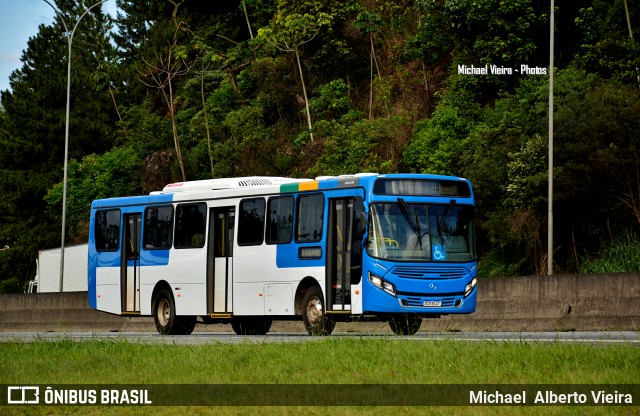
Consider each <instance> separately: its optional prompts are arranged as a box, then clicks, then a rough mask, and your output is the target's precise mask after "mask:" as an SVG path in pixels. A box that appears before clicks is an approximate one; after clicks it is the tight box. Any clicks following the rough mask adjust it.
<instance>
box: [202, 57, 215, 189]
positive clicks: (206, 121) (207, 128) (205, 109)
mask: <svg viewBox="0 0 640 416" xmlns="http://www.w3.org/2000/svg"><path fill="white" fill-rule="evenodd" d="M203 66H204V63H203ZM200 96H201V97H202V112H203V113H204V126H205V129H206V131H207V146H208V147H209V162H210V163H211V177H212V178H213V176H214V175H213V153H212V151H211V131H210V130H209V116H208V115H207V103H206V100H205V99H204V68H202V71H201V72H200Z"/></svg>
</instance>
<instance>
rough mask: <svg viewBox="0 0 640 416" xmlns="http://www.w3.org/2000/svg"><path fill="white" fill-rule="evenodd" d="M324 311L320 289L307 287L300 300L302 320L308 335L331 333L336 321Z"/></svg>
mask: <svg viewBox="0 0 640 416" xmlns="http://www.w3.org/2000/svg"><path fill="white" fill-rule="evenodd" d="M325 312H326V310H325V307H324V296H323V295H322V290H320V288H319V287H317V286H312V287H310V288H309V289H307V293H305V295H304V299H303V300H302V320H303V321H304V326H305V328H306V329H307V332H308V333H309V335H331V333H332V332H333V328H335V326H336V322H335V321H334V320H333V319H331V318H330V317H329V316H327V314H326V313H325Z"/></svg>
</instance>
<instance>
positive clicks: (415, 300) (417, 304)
mask: <svg viewBox="0 0 640 416" xmlns="http://www.w3.org/2000/svg"><path fill="white" fill-rule="evenodd" d="M460 299H461V297H460V296H458V297H446V298H437V297H436V298H434V297H417V296H407V297H404V296H401V297H400V302H401V303H402V305H403V306H406V307H414V308H421V307H423V306H424V302H425V301H430V300H439V301H441V304H440V306H439V307H440V308H452V307H457V306H460ZM456 300H458V302H456Z"/></svg>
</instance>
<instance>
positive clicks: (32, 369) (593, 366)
mask: <svg viewBox="0 0 640 416" xmlns="http://www.w3.org/2000/svg"><path fill="white" fill-rule="evenodd" d="M639 368H640V348H636V347H632V346H624V345H614V346H607V347H597V346H590V345H583V344H560V343H551V344H549V343H544V344H537V343H524V342H507V343H500V342H489V341H487V342H464V341H452V340H442V341H406V340H398V339H394V338H389V339H382V340H378V339H376V340H372V339H332V338H327V339H323V340H319V341H313V342H303V343H268V344H253V343H251V344H250V343H244V344H210V345H199V346H189V345H145V344H138V343H128V342H123V341H115V342H112V341H87V342H74V341H58V342H33V343H0V377H1V378H0V380H1V383H0V384H23V385H24V384H30V383H37V384H176V383H179V384H229V383H236V384H276V383H277V384H283V383H284V384H320V383H322V384H343V383H346V384H478V385H480V386H481V385H485V384H545V385H548V384H595V385H602V384H639V383H640V369H639ZM3 394H4V393H3ZM637 399H640V398H637ZM5 410H6V411H9V414H12V413H13V414H33V413H34V411H35V412H36V413H37V414H58V412H61V413H65V414H68V413H76V414H113V413H116V414H133V413H136V414H138V413H139V412H140V411H142V412H143V414H165V413H166V414H175V413H179V414H217V415H218V414H223V415H226V414H229V415H231V414H263V413H264V411H263V408H257V407H224V408H208V407H192V408H185V407H171V408H161V407H155V406H154V407H150V408H144V409H140V408H137V409H133V408H131V407H91V408H87V407H64V408H62V407H44V406H43V407H38V408H34V407H31V408H24V407H23V408H18V407H12V408H4V409H0V413H7V412H5ZM27 410H28V411H27ZM134 410H135V411H134ZM266 410H267V411H268V413H269V414H279V415H297V414H310V415H316V414H318V415H321V414H322V415H324V414H330V415H335V414H339V415H343V414H344V415H348V414H353V413H357V414H363V415H378V414H394V415H395V414H399V415H405V414H407V415H408V414H411V415H413V414H425V413H427V414H505V413H507V414H520V413H522V414H532V413H533V414H566V412H567V411H572V412H573V414H611V413H612V412H613V413H617V414H636V413H637V411H638V408H628V407H627V408H625V407H617V408H604V407H578V408H564V407H520V408H515V407H505V406H502V407H473V408H466V407H452V408H439V407H426V408H425V407H350V408H344V407H319V408H313V407H271V408H267V409H266ZM605 410H606V411H605Z"/></svg>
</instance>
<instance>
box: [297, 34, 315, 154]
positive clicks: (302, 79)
mask: <svg viewBox="0 0 640 416" xmlns="http://www.w3.org/2000/svg"><path fill="white" fill-rule="evenodd" d="M294 52H295V53H296V61H298V71H299V72H300V82H301V83H302V95H303V96H304V105H305V107H306V109H307V123H308V125H309V136H310V137H311V141H313V131H312V130H313V126H312V124H311V111H310V110H309V99H308V98H307V88H306V87H305V86H304V75H303V74H302V65H301V64H300V54H299V53H298V46H297V45H296V47H295V48H294Z"/></svg>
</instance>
